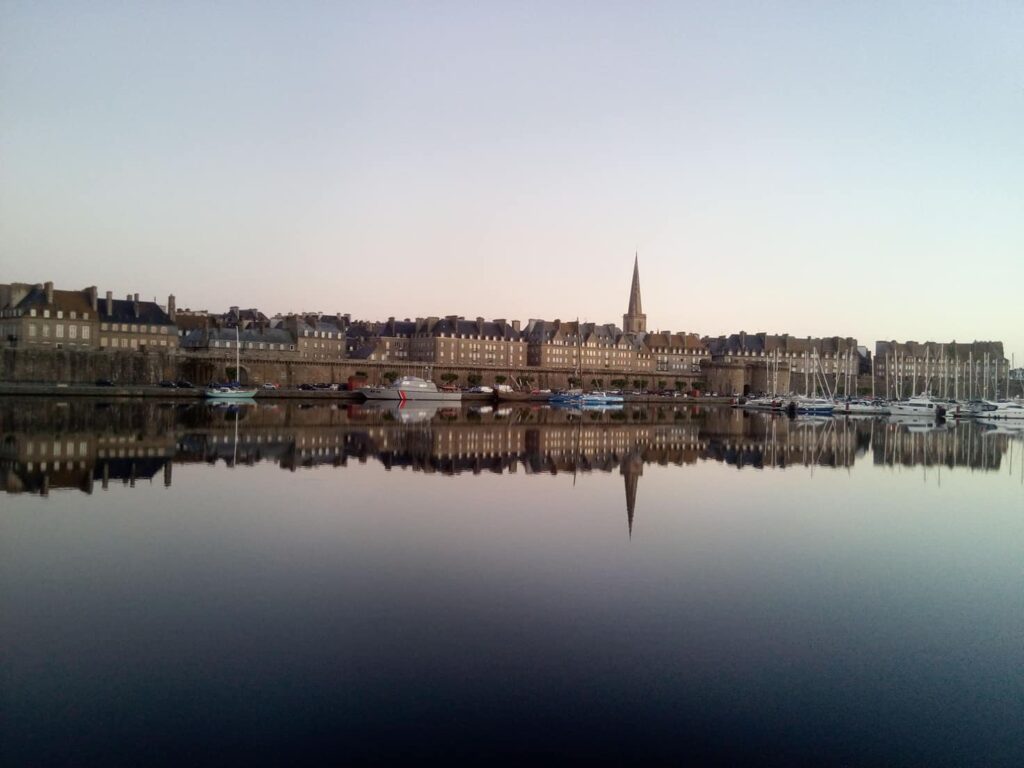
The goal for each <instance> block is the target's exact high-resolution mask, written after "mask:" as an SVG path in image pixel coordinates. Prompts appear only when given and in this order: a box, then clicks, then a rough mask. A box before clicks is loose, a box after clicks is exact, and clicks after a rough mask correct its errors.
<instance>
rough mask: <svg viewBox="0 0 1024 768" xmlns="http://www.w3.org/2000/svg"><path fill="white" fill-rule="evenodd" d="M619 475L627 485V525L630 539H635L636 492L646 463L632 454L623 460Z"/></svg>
mask: <svg viewBox="0 0 1024 768" xmlns="http://www.w3.org/2000/svg"><path fill="white" fill-rule="evenodd" d="M619 473H620V474H621V475H622V477H623V478H624V480H625V483H626V525H627V526H628V528H629V538H631V539H632V538H633V515H634V514H635V513H636V491H637V486H638V485H639V483H640V476H641V475H642V474H643V473H644V463H643V461H642V460H641V458H640V456H639V455H637V454H635V453H631V454H630V455H628V456H626V457H625V458H624V459H623V460H622V466H621V467H619Z"/></svg>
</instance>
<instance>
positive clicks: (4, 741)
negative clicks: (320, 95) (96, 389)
mask: <svg viewBox="0 0 1024 768" xmlns="http://www.w3.org/2000/svg"><path fill="white" fill-rule="evenodd" d="M1022 434H1024V433H1020V432H1018V433H1016V434H1015V433H1013V432H1012V430H1007V429H1005V428H999V429H997V428H992V427H984V426H980V425H976V424H963V425H945V426H942V425H940V426H935V425H930V424H923V425H906V424H892V423H888V422H886V421H884V420H871V419H869V420H863V421H856V422H854V421H842V420H835V421H833V420H818V421H814V420H811V421H800V420H798V421H789V420H788V419H785V418H771V417H765V416H761V415H750V414H744V413H742V412H738V411H733V410H730V409H712V410H707V411H703V412H702V411H699V410H695V409H685V408H675V409H673V408H671V407H667V408H663V409H656V408H649V409H641V408H636V409H634V408H629V409H626V410H625V411H624V412H615V413H584V414H574V413H571V412H564V411H551V410H548V409H532V410H531V409H525V408H517V409H504V410H497V411H495V410H492V409H468V408H463V409H461V410H460V409H454V410H453V409H441V410H437V409H427V410H416V409H407V410H404V411H374V410H365V409H362V408H355V407H351V408H344V407H334V408H332V407H325V406H319V405H318V406H316V407H302V406H299V405H295V404H287V405H286V404H281V405H270V406H266V405H260V406H258V407H255V406H254V407H249V408H242V409H215V408H207V407H204V406H201V405H180V404H178V405H175V404H170V403H164V404H161V403H157V402H151V401H147V402H120V403H101V402H96V401H77V402H70V403H56V402H53V401H44V400H30V399H26V400H0V482H2V484H3V489H4V491H6V492H5V493H4V494H2V495H0V547H2V557H0V763H3V764H5V765H32V766H39V765H50V764H67V765H86V764H105V765H112V764H131V765H152V764H201V763H210V764H213V763H216V764H225V763H251V762H263V761H275V762H285V761H289V762H294V763H300V762H301V763H304V764H305V763H321V764H372V763H379V764H394V763H395V762H403V761H404V762H416V763H422V762H426V761H428V760H431V761H438V760H445V761H447V762H468V761H476V762H485V761H486V762H508V763H519V764H522V763H536V762H545V761H547V762H569V763H587V764H594V763H606V764H619V763H622V762H625V761H628V760H635V761H637V762H644V763H659V762H660V763H672V764H691V763H692V764H706V765H739V764H743V763H752V764H774V765H799V764H820V765H851V766H859V765H927V766H940V765H949V766H973V765H977V766H1019V765H1022V764H1024V727H1022V723H1024V481H1022V476H1024V438H1022Z"/></svg>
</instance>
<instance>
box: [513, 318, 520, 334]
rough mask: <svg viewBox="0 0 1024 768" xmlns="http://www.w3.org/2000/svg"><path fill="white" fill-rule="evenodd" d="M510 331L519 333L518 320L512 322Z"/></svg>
mask: <svg viewBox="0 0 1024 768" xmlns="http://www.w3.org/2000/svg"><path fill="white" fill-rule="evenodd" d="M512 330H513V331H515V332H516V333H519V332H520V326H519V321H518V320H513V321H512Z"/></svg>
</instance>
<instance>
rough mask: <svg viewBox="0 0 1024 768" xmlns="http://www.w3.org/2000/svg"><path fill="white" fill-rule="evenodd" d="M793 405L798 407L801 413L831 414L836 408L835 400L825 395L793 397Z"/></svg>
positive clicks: (798, 411)
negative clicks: (828, 398) (826, 397)
mask: <svg viewBox="0 0 1024 768" xmlns="http://www.w3.org/2000/svg"><path fill="white" fill-rule="evenodd" d="M793 406H794V407H795V408H796V412H797V413H800V414H821V415H827V414H830V413H832V412H833V411H834V410H835V408H836V404H835V403H834V402H832V401H831V400H826V399H825V398H823V397H797V398H794V399H793Z"/></svg>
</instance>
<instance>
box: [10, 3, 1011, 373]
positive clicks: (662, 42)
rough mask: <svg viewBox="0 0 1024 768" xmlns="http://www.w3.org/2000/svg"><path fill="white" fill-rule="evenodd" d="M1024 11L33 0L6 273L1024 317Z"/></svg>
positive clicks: (771, 317)
mask: <svg viewBox="0 0 1024 768" xmlns="http://www.w3.org/2000/svg"><path fill="white" fill-rule="evenodd" d="M1022 40H1024V3H1021V2H1019V0H1014V1H1013V2H999V1H998V0H986V2H983V3H966V2H956V3H953V2H920V3H916V2H878V3H872V2H858V3H839V2H832V3H808V2H797V1H796V0H794V1H792V2H746V3H744V2H714V3H707V2H703V3H687V2H681V1H680V2H668V3H657V2H629V3H627V2H617V3H602V2H580V3H575V2H554V3H552V2H537V3H532V2H515V3H493V2H491V3H486V2H430V3H422V2H421V3H413V2H409V3H390V2H374V3H340V2H339V3H330V2H297V3H296V2H292V3H283V2H282V3H270V2H231V1H230V0H229V1H226V2H218V3H208V2H203V3H198V2H197V3H191V2H175V3H170V2H164V3H159V2H145V3H124V2H118V3H106V2H101V1H99V0H96V1H94V2H90V3H81V2H71V3H61V2H48V3H35V2H27V1H25V2H11V1H10V0H0V281H2V282H10V281H21V282H44V281H46V280H52V281H54V283H55V284H56V285H57V287H60V288H70V289H75V288H81V287H85V286H89V285H97V286H99V289H100V292H101V295H102V292H103V291H106V290H112V291H113V292H114V294H115V295H116V296H120V295H124V294H127V293H135V292H137V293H139V294H141V295H142V296H144V297H147V298H148V297H154V296H155V297H157V298H158V300H160V301H161V302H163V301H164V300H165V299H166V296H167V294H169V293H174V294H175V295H176V297H177V302H178V306H179V307H191V308H207V309H211V310H217V311H222V310H224V309H226V308H227V307H229V306H231V305H239V306H256V307H259V308H261V309H263V310H264V311H265V312H267V313H268V314H273V313H275V312H287V311H322V312H330V313H334V312H341V313H345V312H348V313H350V314H352V315H353V316H354V317H357V318H363V319H386V318H387V317H390V316H395V317H398V318H404V317H420V316H428V315H446V314H460V315H464V316H466V317H476V316H478V315H479V316H485V317H487V318H497V317H501V318H508V319H513V318H515V319H521V320H523V321H524V322H525V321H526V320H527V319H529V318H545V319H554V318H562V319H575V318H576V317H580V318H581V319H585V320H589V321H595V322H614V323H616V324H621V322H622V314H623V313H624V312H625V311H626V304H627V300H628V295H629V286H630V279H631V275H632V268H633V258H634V254H635V253H638V254H639V260H640V276H641V284H642V289H643V304H644V310H645V312H646V313H647V322H648V329H649V330H673V331H687V332H695V333H700V334H702V335H703V334H709V335H715V336H717V335H720V334H726V333H734V332H738V331H740V330H745V331H747V332H750V333H753V332H758V331H767V332H770V333H791V334H795V335H798V336H807V335H814V336H826V335H829V336H830V335H841V336H855V337H857V338H858V339H859V340H860V341H861V343H866V344H868V345H873V343H874V341H875V340H877V339H897V340H906V339H914V340H917V341H924V340H934V341H951V340H957V341H971V340H975V339H978V340H987V339H996V340H1002V341H1004V342H1005V344H1006V353H1007V356H1010V355H1011V354H1013V355H1015V359H1016V362H1017V364H1018V365H1020V364H1022V362H1024V308H1022V306H1024V301H1022V296H1024V293H1022V286H1024V43H1022V42H1021V41H1022Z"/></svg>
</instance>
